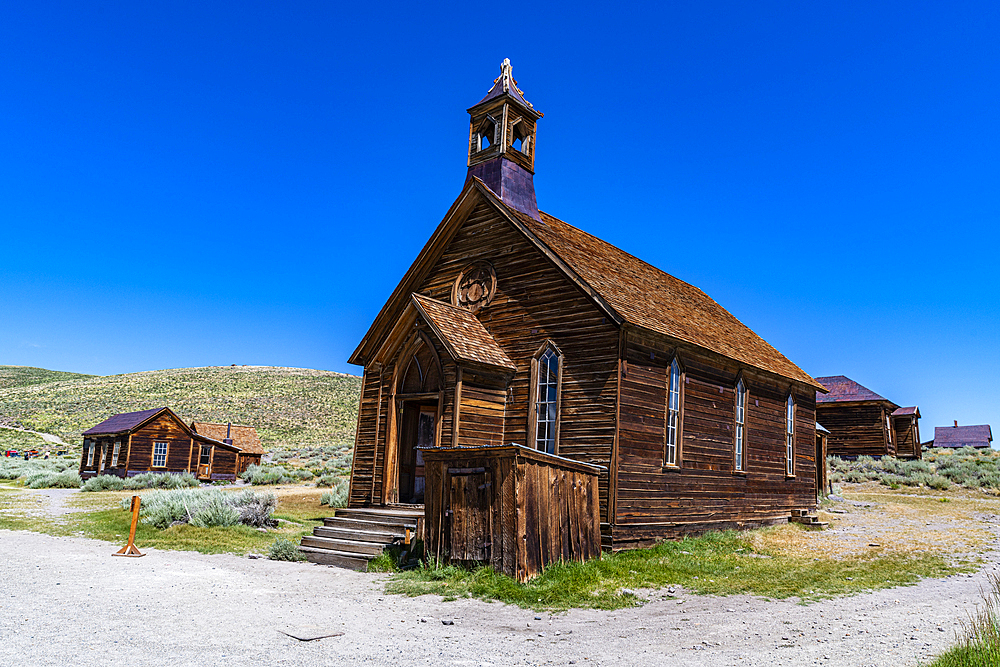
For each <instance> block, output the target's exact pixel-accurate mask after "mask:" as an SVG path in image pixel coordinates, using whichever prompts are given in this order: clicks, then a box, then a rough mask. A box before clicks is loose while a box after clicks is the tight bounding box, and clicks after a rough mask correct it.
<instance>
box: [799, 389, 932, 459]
mask: <svg viewBox="0 0 1000 667" xmlns="http://www.w3.org/2000/svg"><path fill="white" fill-rule="evenodd" d="M816 379H817V380H818V381H819V382H820V383H821V384H822V385H823V386H824V387H826V388H827V389H828V390H829V391H828V393H826V394H819V393H817V395H816V418H817V419H818V420H819V422H820V423H821V424H823V426H825V427H826V428H827V429H829V431H830V436H829V443H828V447H827V453H828V454H830V455H831V456H840V457H848V458H855V457H857V456H862V455H864V456H896V457H899V458H906V459H919V458H920V457H921V447H920V427H919V423H918V422H919V420H920V410H919V409H918V408H917V407H916V406H914V407H905V408H901V407H899V406H898V405H896V404H895V403H893V402H892V401H890V400H889V399H887V398H885V397H883V396H880V395H878V394H876V393H875V392H874V391H872V390H871V389H868V388H867V387H865V386H863V385H861V384H859V383H857V382H855V381H854V380H852V379H850V378H849V377H845V376H843V375H833V376H829V377H820V378H816Z"/></svg>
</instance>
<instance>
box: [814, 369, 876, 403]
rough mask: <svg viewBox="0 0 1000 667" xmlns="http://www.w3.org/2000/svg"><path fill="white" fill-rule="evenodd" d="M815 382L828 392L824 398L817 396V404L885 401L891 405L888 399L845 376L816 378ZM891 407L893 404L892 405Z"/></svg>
mask: <svg viewBox="0 0 1000 667" xmlns="http://www.w3.org/2000/svg"><path fill="white" fill-rule="evenodd" d="M816 380H817V381H818V382H819V383H820V384H822V385H823V386H824V387H826V388H827V389H828V390H829V391H830V393H829V394H827V395H826V396H820V395H817V396H816V402H817V403H846V402H849V401H886V402H888V403H892V401H890V400H889V399H888V398H885V397H884V396H879V395H878V394H876V393H875V392H874V391H872V390H871V389H869V388H868V387H865V386H863V385H860V384H858V383H857V382H855V381H854V380H852V379H851V378H849V377H847V376H846V375H830V376H828V377H821V378H816ZM893 405H895V404H894V403H893Z"/></svg>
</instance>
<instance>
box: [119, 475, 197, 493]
mask: <svg viewBox="0 0 1000 667" xmlns="http://www.w3.org/2000/svg"><path fill="white" fill-rule="evenodd" d="M199 484H200V482H199V481H198V478H197V477H195V476H194V475H192V474H191V473H189V472H186V471H185V472H182V473H180V474H175V473H169V472H144V473H142V474H141V475H136V476H135V477H129V478H128V479H126V480H125V488H126V489H127V490H129V491H132V490H136V489H183V488H194V487H196V486H199Z"/></svg>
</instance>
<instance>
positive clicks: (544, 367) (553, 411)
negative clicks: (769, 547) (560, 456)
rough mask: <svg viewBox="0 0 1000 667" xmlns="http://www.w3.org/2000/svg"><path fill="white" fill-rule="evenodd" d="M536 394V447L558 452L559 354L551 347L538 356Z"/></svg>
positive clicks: (552, 452)
mask: <svg viewBox="0 0 1000 667" xmlns="http://www.w3.org/2000/svg"><path fill="white" fill-rule="evenodd" d="M537 375H538V380H537V382H536V388H535V391H536V394H535V449H540V450H542V451H546V452H548V453H549V454H555V452H556V422H557V419H558V414H559V411H558V407H559V356H558V355H557V354H556V351H555V350H553V349H552V348H551V347H550V348H548V349H547V350H545V353H544V354H542V356H540V357H539V358H538V371H537Z"/></svg>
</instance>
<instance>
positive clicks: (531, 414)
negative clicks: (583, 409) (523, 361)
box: [526, 340, 566, 456]
mask: <svg viewBox="0 0 1000 667" xmlns="http://www.w3.org/2000/svg"><path fill="white" fill-rule="evenodd" d="M549 351H551V352H552V353H553V355H554V356H555V359H556V363H557V364H558V366H557V369H556V400H555V422H554V424H553V434H552V451H551V452H547V453H550V454H553V455H556V456H558V455H559V430H560V423H561V421H562V420H561V419H560V416H561V414H562V380H563V370H564V368H565V361H566V359H565V356H564V355H563V353H562V350H560V349H559V346H557V345H556V344H555V343H553V342H552V341H551V340H546V341H545V342H544V343H542V345H541V347H539V348H538V350H537V351H536V352H535V354H534V355H533V356H532V357H531V384H530V385H529V391H530V392H531V396H530V400H529V406H528V432H527V434H526V435H527V438H526V439H527V443H528V447H530V448H531V449H535V450H538V451H547V450H546V449H544V448H541V449H540V448H539V447H538V405H539V401H538V398H539V396H538V384H539V379H540V378H539V372H538V366H539V363H538V362H539V360H540V359H541V358H542V357H543V356H545V354H546V353H548V352H549ZM546 403H548V401H546Z"/></svg>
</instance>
